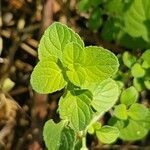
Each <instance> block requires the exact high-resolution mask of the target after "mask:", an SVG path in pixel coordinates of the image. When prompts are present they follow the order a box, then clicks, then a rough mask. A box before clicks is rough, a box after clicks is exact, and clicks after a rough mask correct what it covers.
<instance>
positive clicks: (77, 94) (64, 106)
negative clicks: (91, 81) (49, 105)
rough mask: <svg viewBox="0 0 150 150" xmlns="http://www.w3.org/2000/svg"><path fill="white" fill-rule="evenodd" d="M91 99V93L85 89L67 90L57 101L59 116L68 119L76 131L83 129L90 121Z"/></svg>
mask: <svg viewBox="0 0 150 150" xmlns="http://www.w3.org/2000/svg"><path fill="white" fill-rule="evenodd" d="M91 99H92V95H91V93H90V92H88V91H87V90H76V91H71V92H67V95H66V96H65V97H63V98H61V99H60V101H59V113H60V117H61V118H62V119H67V120H69V122H70V126H71V128H73V129H74V130H75V131H76V132H78V131H82V130H84V129H85V127H86V126H87V125H88V124H89V122H90V121H91V117H92V111H91V108H90V103H91Z"/></svg>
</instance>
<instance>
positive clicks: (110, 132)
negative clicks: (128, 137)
mask: <svg viewBox="0 0 150 150" xmlns="http://www.w3.org/2000/svg"><path fill="white" fill-rule="evenodd" d="M96 135H97V137H98V139H99V140H100V141H101V142H102V143H107V144H111V143H113V142H114V141H116V139H117V138H118V137H119V130H118V128H116V127H111V126H107V125H105V126H103V127H101V128H100V129H99V130H97V131H96Z"/></svg>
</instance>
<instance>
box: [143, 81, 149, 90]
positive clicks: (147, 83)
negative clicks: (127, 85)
mask: <svg viewBox="0 0 150 150" xmlns="http://www.w3.org/2000/svg"><path fill="white" fill-rule="evenodd" d="M144 85H145V87H146V88H147V89H148V90H150V80H145V81H144Z"/></svg>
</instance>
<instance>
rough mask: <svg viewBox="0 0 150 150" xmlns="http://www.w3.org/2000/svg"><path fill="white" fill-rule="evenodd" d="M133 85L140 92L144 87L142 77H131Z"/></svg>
mask: <svg viewBox="0 0 150 150" xmlns="http://www.w3.org/2000/svg"><path fill="white" fill-rule="evenodd" d="M133 85H134V87H135V88H136V90H137V91H138V92H141V91H142V90H144V89H145V85H144V83H143V79H142V78H134V79H133Z"/></svg>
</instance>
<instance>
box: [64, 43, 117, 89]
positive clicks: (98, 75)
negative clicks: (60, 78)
mask: <svg viewBox="0 0 150 150" xmlns="http://www.w3.org/2000/svg"><path fill="white" fill-rule="evenodd" d="M63 62H64V64H65V66H66V68H67V72H66V73H67V76H68V78H69V79H70V81H71V82H72V83H73V84H75V85H77V86H80V87H83V88H87V89H88V88H89V85H90V84H91V83H92V84H95V83H100V82H101V81H103V80H105V79H107V78H109V77H111V76H112V75H113V74H115V73H116V71H117V70H118V66H119V64H118V60H117V57H116V56H115V55H114V54H113V53H111V52H110V51H108V50H106V49H103V48H102V47H95V46H93V47H92V46H90V47H86V48H85V49H83V48H82V47H81V46H79V45H78V44H76V43H69V44H67V45H66V47H65V48H64V54H63ZM85 78H86V80H85Z"/></svg>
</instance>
